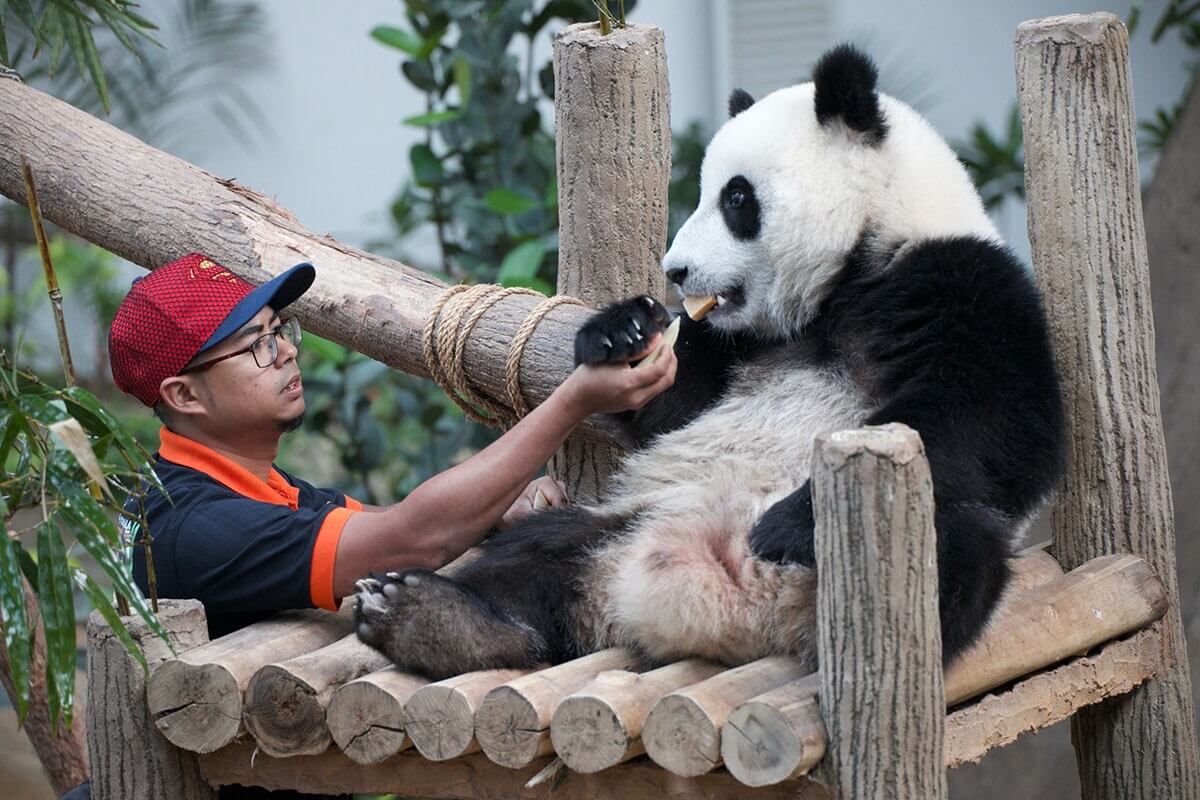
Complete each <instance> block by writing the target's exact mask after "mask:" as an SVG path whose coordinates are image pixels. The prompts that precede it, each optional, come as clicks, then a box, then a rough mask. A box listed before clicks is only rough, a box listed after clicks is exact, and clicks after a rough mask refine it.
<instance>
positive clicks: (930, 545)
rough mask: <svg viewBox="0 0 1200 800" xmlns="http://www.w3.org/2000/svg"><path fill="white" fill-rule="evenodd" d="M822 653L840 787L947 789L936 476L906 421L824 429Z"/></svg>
mask: <svg viewBox="0 0 1200 800" xmlns="http://www.w3.org/2000/svg"><path fill="white" fill-rule="evenodd" d="M812 485H813V510H814V512H815V517H816V560H817V654H818V660H819V663H820V664H821V694H820V698H821V711H822V714H823V716H824V717H825V726H826V728H827V729H828V732H829V748H828V751H827V752H826V754H825V759H824V760H823V761H822V762H821V766H820V767H819V768H818V769H819V775H818V779H820V780H822V782H823V783H825V784H826V785H827V786H829V787H830V791H831V793H832V794H833V796H834V797H838V798H863V797H871V798H881V799H886V798H897V800H907V799H908V798H912V799H913V800H915V799H916V798H922V800H926V799H929V800H936V799H937V798H945V797H946V796H947V790H946V769H945V767H944V766H943V764H942V759H943V733H944V725H945V722H946V713H945V695H944V689H943V685H942V670H941V665H942V635H941V626H940V623H939V620H938V592H937V545H936V538H935V535H934V528H933V484H932V482H931V480H930V477H929V465H928V463H927V462H926V460H925V453H924V447H923V446H922V444H921V439H920V437H919V436H918V435H917V434H916V432H915V431H913V430H912V429H911V428H908V427H906V426H904V425H899V424H889V425H883V426H880V427H875V428H863V429H860V430H855V431H845V432H840V433H832V434H827V435H823V436H819V437H817V440H816V447H815V449H814V453H813V469H812Z"/></svg>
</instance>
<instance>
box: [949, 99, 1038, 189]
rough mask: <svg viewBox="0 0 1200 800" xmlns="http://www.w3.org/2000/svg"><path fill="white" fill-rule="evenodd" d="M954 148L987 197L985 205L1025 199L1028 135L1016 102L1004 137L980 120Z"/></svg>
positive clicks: (976, 186) (1009, 113) (1011, 110)
mask: <svg viewBox="0 0 1200 800" xmlns="http://www.w3.org/2000/svg"><path fill="white" fill-rule="evenodd" d="M953 147H954V150H955V152H956V153H957V154H958V158H959V160H960V161H962V162H963V165H964V166H965V167H966V168H967V173H968V174H970V176H971V181H972V182H973V183H974V184H975V188H976V189H978V190H979V194H980V196H982V197H983V205H984V208H986V209H988V210H989V211H990V210H992V209H994V208H997V207H998V206H1000V204H1001V203H1003V202H1004V199H1005V198H1006V197H1008V196H1009V195H1014V196H1016V197H1018V198H1020V199H1022V200H1024V199H1025V150H1024V138H1023V136H1022V134H1021V112H1020V109H1019V108H1018V107H1017V104H1016V103H1013V104H1012V108H1010V109H1009V112H1008V130H1007V132H1006V133H1005V135H1004V136H1003V138H1000V137H997V136H995V135H993V134H992V133H991V132H990V131H989V130H988V129H987V127H986V126H985V125H984V124H983V123H982V122H977V123H975V125H974V126H973V127H972V128H971V134H970V137H969V138H968V139H967V141H965V142H954V143H953Z"/></svg>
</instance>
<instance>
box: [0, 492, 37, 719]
mask: <svg viewBox="0 0 1200 800" xmlns="http://www.w3.org/2000/svg"><path fill="white" fill-rule="evenodd" d="M3 505H4V500H3V498H0V506H3ZM4 512H5V513H4V517H5V518H6V519H7V517H8V513H7V512H8V509H7V507H5V508H4ZM20 546H21V543H20V542H16V541H13V540H12V539H9V538H8V534H7V532H6V533H5V535H4V537H3V540H2V541H0V620H3V622H4V646H5V647H6V648H7V649H8V665H9V672H10V673H11V675H12V681H13V687H14V688H15V689H16V691H17V721H18V722H20V721H21V720H23V719H24V718H25V712H26V711H27V710H28V709H29V661H30V656H31V653H32V648H31V647H30V637H29V618H28V617H27V616H26V613H25V583H24V581H23V580H22V576H21V567H20V565H19V564H18V561H17V555H16V552H15V551H14V548H19V547H20Z"/></svg>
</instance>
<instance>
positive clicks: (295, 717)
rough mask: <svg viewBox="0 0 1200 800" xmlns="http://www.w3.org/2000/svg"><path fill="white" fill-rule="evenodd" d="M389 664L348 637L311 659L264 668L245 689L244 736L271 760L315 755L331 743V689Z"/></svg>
mask: <svg viewBox="0 0 1200 800" xmlns="http://www.w3.org/2000/svg"><path fill="white" fill-rule="evenodd" d="M390 663H391V662H390V661H388V658H387V656H385V655H383V654H381V653H380V652H379V651H377V650H375V649H373V648H371V647H368V646H367V645H365V644H363V643H362V642H361V641H359V639H358V636H357V635H355V634H349V635H347V636H345V637H344V638H342V639H339V640H338V641H336V642H333V643H332V644H328V645H326V646H325V647H322V648H321V649H319V650H315V651H313V652H311V653H306V654H304V655H301V656H296V657H295V658H291V659H288V660H286V661H280V662H277V663H274V664H267V665H266V666H264V667H262V669H260V670H258V671H257V672H255V673H254V676H253V677H252V678H251V679H250V683H248V684H247V685H246V701H245V706H244V707H243V709H242V719H243V720H244V721H245V723H246V730H248V731H249V732H250V733H251V735H253V736H254V739H255V741H257V742H258V745H259V747H261V748H262V749H263V752H265V753H268V754H270V755H273V756H277V757H279V758H284V757H287V756H298V755H316V754H317V753H320V752H322V751H323V750H324V749H325V748H326V747H328V746H329V743H330V742H331V741H333V737H332V736H331V735H330V733H329V726H328V725H326V724H325V710H326V708H327V707H328V705H329V698H330V696H331V695H332V694H333V691H334V689H336V688H337V687H338V686H340V685H341V684H343V683H345V682H346V681H348V680H353V679H354V678H357V677H359V676H360V675H364V674H366V673H368V672H374V671H375V670H379V669H383V668H384V667H386V666H388V664H390Z"/></svg>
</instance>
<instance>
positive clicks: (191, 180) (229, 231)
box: [0, 78, 670, 438]
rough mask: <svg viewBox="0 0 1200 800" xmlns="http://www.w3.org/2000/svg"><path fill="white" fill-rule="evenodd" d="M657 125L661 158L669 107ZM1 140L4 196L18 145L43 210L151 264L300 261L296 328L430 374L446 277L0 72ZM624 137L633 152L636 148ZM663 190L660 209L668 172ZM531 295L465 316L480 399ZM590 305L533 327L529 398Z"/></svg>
mask: <svg viewBox="0 0 1200 800" xmlns="http://www.w3.org/2000/svg"><path fill="white" fill-rule="evenodd" d="M662 124H663V125H664V130H665V131H666V132H667V134H666V135H667V136H668V139H667V152H668V162H669V152H670V139H669V130H668V129H667V128H666V127H665V126H666V124H667V123H666V121H665V118H664V121H663V123H662ZM0 142H4V147H0V194H3V195H5V196H6V197H9V198H11V199H13V200H15V201H17V202H19V203H24V202H25V187H24V183H23V181H22V178H21V156H24V157H25V158H26V159H28V161H29V164H30V166H31V168H32V170H33V177H34V180H35V181H36V182H37V184H36V185H37V187H38V199H39V201H40V203H41V207H42V213H43V214H44V215H45V217H46V218H47V219H49V220H52V221H53V222H55V223H56V224H58V225H60V226H62V227H63V228H65V229H66V230H69V231H71V232H72V233H75V234H77V235H79V236H81V237H83V238H84V239H87V240H88V241H89V242H93V243H95V244H98V245H100V246H101V247H103V248H105V249H106V250H110V251H112V252H113V253H116V254H117V255H119V256H121V257H122V258H126V259H128V260H129V261H132V262H133V263H135V264H140V265H141V266H143V267H146V268H147V269H153V268H155V267H157V266H160V265H162V264H165V263H166V262H168V261H170V260H172V259H175V258H178V257H180V256H183V255H185V254H187V253H188V252H189V251H192V250H198V251H201V252H204V253H205V254H207V255H209V256H211V257H213V258H215V259H216V260H217V261H219V262H220V263H222V264H224V265H225V266H227V267H230V268H231V269H233V270H234V271H235V272H237V273H238V274H239V275H241V276H242V277H244V278H246V279H248V280H250V281H252V282H255V283H261V282H263V281H266V280H268V279H269V278H272V277H274V276H275V275H278V274H279V273H281V272H283V271H284V270H285V269H287V268H288V267H290V266H292V265H293V264H295V263H297V262H300V261H309V262H312V263H313V264H314V265H316V267H317V278H316V282H315V283H314V284H313V287H312V288H311V289H309V291H308V292H307V293H306V294H305V295H304V296H303V297H301V298H300V299H299V300H298V301H297V302H296V303H295V304H294V305H292V306H291V307H290V308H293V309H295V311H296V315H297V316H298V317H299V319H300V322H301V323H302V324H303V326H304V327H305V328H306V329H308V330H311V331H313V332H314V333H316V334H319V335H320V336H323V337H325V338H327V339H331V340H333V341H335V342H337V343H339V344H342V345H344V346H346V347H349V348H351V349H354V350H357V351H358V352H360V353H364V354H366V355H368V356H370V357H372V358H374V359H377V360H379V361H381V362H383V363H384V364H387V365H388V366H391V367H394V368H396V369H400V370H403V371H405V372H408V373H410V374H413V375H420V376H428V374H429V372H428V369H427V368H426V366H425V360H424V356H423V354H422V348H421V333H422V330H423V328H424V326H425V320H426V318H427V317H428V316H429V313H430V311H431V310H432V308H433V306H434V303H435V302H436V301H437V299H438V298H439V297H440V296H441V294H442V293H443V292H444V291H445V290H446V289H447V288H448V287H447V286H446V285H445V284H443V283H441V281H438V280H437V279H436V278H433V277H431V276H429V275H426V274H424V273H422V272H420V271H419V270H416V269H413V268H412V267H408V266H405V265H404V264H401V263H400V262H398V261H392V260H390V259H387V258H383V257H381V256H376V255H372V254H371V253H367V252H364V251H362V250H357V249H355V248H352V247H348V246H346V245H344V244H341V243H340V242H338V241H336V240H334V239H332V238H331V237H329V236H322V235H318V234H315V233H313V232H312V231H309V230H307V229H306V228H305V227H304V226H303V225H301V224H300V222H299V221H298V220H296V218H295V217H293V216H292V215H291V213H290V212H288V211H287V209H285V208H283V207H282V206H280V205H279V204H278V203H276V202H275V201H274V200H273V199H271V198H270V197H267V196H265V195H262V194H259V193H258V192H255V191H253V190H251V189H248V188H246V187H244V186H241V185H239V184H238V183H236V182H235V181H233V180H229V179H224V178H218V177H216V176H214V175H211V174H209V173H207V172H205V171H203V170H201V169H199V168H198V167H195V166H193V165H191V164H189V163H187V162H186V161H183V160H181V159H179V158H176V157H175V156H172V155H169V154H167V153H164V152H162V151H161V150H156V149H154V148H153V147H150V146H149V145H146V144H144V143H143V142H141V141H139V140H137V139H135V138H134V137H132V136H130V135H129V134H126V133H124V132H122V131H120V130H118V129H116V128H114V127H113V126H111V125H109V124H107V123H105V122H102V121H101V120H98V119H96V118H95V117H92V116H90V115H89V114H86V113H85V112H83V111H80V110H78V109H76V108H74V107H72V106H70V105H68V104H67V103H64V102H61V101H59V100H56V99H54V98H52V97H50V96H49V95H46V94H44V93H42V92H39V91H37V90H36V89H33V88H31V87H28V86H25V85H24V84H22V83H21V82H20V81H17V80H13V79H9V78H0ZM627 149H628V151H629V152H630V153H634V152H639V151H640V146H639V147H634V146H633V145H630V146H629V147H628V148H627ZM662 197H663V200H662V202H663V212H662V213H663V215H664V216H663V219H664V220H665V214H666V208H665V204H666V184H665V183H664V184H663V194H662ZM640 213H644V212H643V211H642V210H640V209H639V210H638V211H637V213H633V212H631V217H630V218H631V219H637V218H638V217H637V214H640ZM664 231H665V222H664ZM642 263H644V261H643V262H642ZM537 303H538V300H537V298H535V297H531V296H529V295H520V296H513V297H508V298H506V299H504V300H502V301H500V302H499V303H498V304H497V305H496V306H494V307H493V308H492V309H490V310H489V311H488V313H486V314H484V316H483V318H482V319H480V320H479V322H478V324H477V325H476V326H475V329H474V332H473V333H472V335H471V337H470V340H469V342H468V344H467V346H466V352H465V355H464V359H465V368H466V373H467V376H468V378H469V379H470V381H471V382H472V384H473V385H474V386H476V387H477V388H478V389H479V390H480V391H481V392H483V393H484V394H486V395H488V396H489V397H492V398H496V399H498V400H500V401H501V402H503V401H504V398H506V397H507V393H506V390H505V372H504V359H505V356H506V354H507V351H508V346H509V343H510V342H511V341H512V340H513V337H514V336H515V334H516V332H517V329H518V328H519V327H520V325H521V323H522V322H523V321H524V320H525V318H526V317H527V316H528V315H529V313H530V312H531V311H532V310H533V309H534V307H535V306H536V304H537ZM587 315H588V312H587V311H586V310H585V309H583V308H580V307H578V306H570V305H565V306H559V307H557V308H555V309H554V310H553V311H551V312H550V313H549V314H548V315H547V316H546V318H545V319H543V320H542V322H541V323H540V324H539V325H538V328H537V331H536V333H535V334H534V335H533V337H532V338H531V339H530V341H529V343H528V344H527V345H526V348H525V351H524V352H525V355H524V358H523V359H522V360H521V366H520V379H521V386H522V389H523V391H524V395H525V398H526V399H527V401H528V402H529V403H530V404H531V406H532V405H536V404H538V403H540V402H541V401H542V400H544V399H545V398H546V396H547V395H548V394H549V393H550V392H551V391H553V390H554V388H555V387H556V386H557V385H558V384H559V383H561V382H562V380H563V379H564V378H565V377H566V376H567V375H568V374H569V373H570V371H571V370H572V369H573V368H574V355H573V349H572V342H573V337H574V334H575V331H576V330H577V329H578V328H579V326H580V325H581V324H582V322H583V320H584V319H586V317H587ZM611 429H612V428H611V422H606V421H605V420H603V419H602V418H593V419H592V420H590V421H589V422H588V424H587V425H585V426H584V428H583V429H582V432H583V433H588V434H592V433H595V434H598V435H599V436H601V437H602V438H604V437H609V432H610V431H611Z"/></svg>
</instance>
